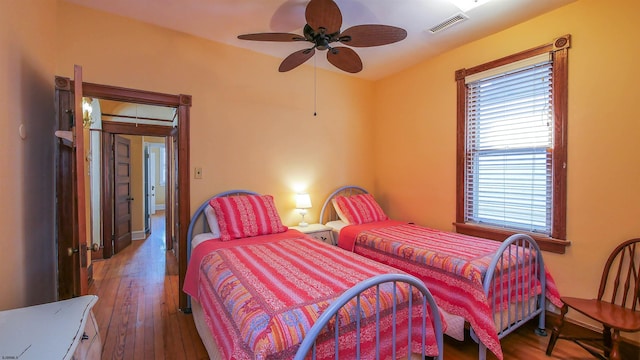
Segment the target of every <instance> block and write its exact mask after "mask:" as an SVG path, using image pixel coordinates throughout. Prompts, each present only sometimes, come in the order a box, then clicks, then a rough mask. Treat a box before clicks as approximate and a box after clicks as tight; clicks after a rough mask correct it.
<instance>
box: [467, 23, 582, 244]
mask: <svg viewBox="0 0 640 360" xmlns="http://www.w3.org/2000/svg"><path fill="white" fill-rule="evenodd" d="M569 40H570V36H569V35H566V36H564V37H561V38H559V39H557V40H556V41H554V42H553V43H552V44H548V45H543V46H541V47H538V48H535V49H531V50H527V51H524V52H522V53H518V54H515V55H512V56H509V57H506V58H502V59H499V60H496V61H493V62H490V63H487V64H483V65H479V66H476V67H474V68H471V69H462V70H458V71H457V72H456V81H457V83H458V155H457V157H458V160H457V161H458V162H457V163H458V166H457V209H456V229H457V231H458V232H461V233H465V234H470V235H475V236H482V237H488V238H492V239H496V240H502V239H505V238H506V237H507V236H508V235H511V234H513V233H518V232H523V233H528V234H529V235H531V236H533V237H534V238H535V239H536V240H538V244H539V245H540V247H541V248H543V249H544V250H549V251H554V252H559V253H563V252H564V248H565V246H567V245H568V244H569V242H568V241H565V239H566V154H567V148H566V136H565V135H566V121H567V116H566V113H567V109H566V108H567V106H566V104H567V101H566V97H567V51H568V48H569V45H570V43H569Z"/></svg>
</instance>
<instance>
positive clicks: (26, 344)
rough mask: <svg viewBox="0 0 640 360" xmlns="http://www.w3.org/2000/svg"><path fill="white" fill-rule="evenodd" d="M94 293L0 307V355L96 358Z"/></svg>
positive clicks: (67, 359) (98, 347) (68, 359)
mask: <svg viewBox="0 0 640 360" xmlns="http://www.w3.org/2000/svg"><path fill="white" fill-rule="evenodd" d="M96 301H98V297H97V296H95V295H86V296H81V297H76V298H73V299H69V300H63V301H56V302H52V303H48V304H42V305H36V306H29V307H24V308H19V309H13V310H5V311H0V358H1V359H18V358H19V359H61V360H62V359H64V360H72V359H73V360H76V359H100V356H101V355H102V343H101V341H100V335H99V334H98V325H97V323H96V320H95V317H94V316H93V311H92V310H91V309H92V308H93V305H95V303H96Z"/></svg>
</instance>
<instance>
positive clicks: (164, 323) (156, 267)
mask: <svg viewBox="0 0 640 360" xmlns="http://www.w3.org/2000/svg"><path fill="white" fill-rule="evenodd" d="M151 226H152V231H151V235H150V236H148V237H147V238H146V239H145V240H134V241H133V243H132V244H131V246H129V247H127V248H126V249H124V250H123V251H121V252H120V253H118V254H116V255H115V256H113V257H112V258H110V259H106V260H98V261H95V262H94V263H93V278H94V280H93V283H92V284H91V286H90V288H89V293H90V294H95V295H98V297H99V300H98V303H97V304H96V305H95V307H94V313H95V316H96V321H97V322H98V328H99V331H100V337H101V338H102V343H103V352H102V358H103V359H207V358H208V357H207V354H206V351H205V349H204V346H203V345H202V342H201V341H200V338H199V337H198V335H197V333H196V329H195V326H194V324H193V317H192V315H187V314H183V313H181V312H180V311H178V295H177V294H178V291H179V289H178V268H177V263H176V259H175V257H174V255H173V252H167V251H166V246H165V230H164V227H165V219H164V212H158V213H157V214H156V215H153V216H152V221H151Z"/></svg>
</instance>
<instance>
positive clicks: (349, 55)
mask: <svg viewBox="0 0 640 360" xmlns="http://www.w3.org/2000/svg"><path fill="white" fill-rule="evenodd" d="M327 60H329V62H330V63H331V64H333V66H335V67H337V68H338V69H340V70H343V71H346V72H349V73H357V72H360V71H361V70H362V60H360V56H358V54H356V52H355V51H353V49H350V48H348V47H344V46H338V47H334V48H332V49H329V50H328V51H327Z"/></svg>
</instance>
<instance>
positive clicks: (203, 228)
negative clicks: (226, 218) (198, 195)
mask: <svg viewBox="0 0 640 360" xmlns="http://www.w3.org/2000/svg"><path fill="white" fill-rule="evenodd" d="M240 195H260V194H258V193H257V192H255V191H250V190H228V191H224V192H221V193H218V194H216V195H213V196H212V197H210V198H208V199H207V200H206V201H204V202H203V203H202V204H201V205H200V207H198V209H197V210H196V212H195V213H194V214H193V216H192V217H191V221H189V230H187V264H189V260H191V240H193V237H194V236H196V235H198V234H202V233H206V232H209V231H211V229H209V224H208V223H207V219H206V218H205V215H204V210H205V209H206V208H207V206H209V201H211V199H214V198H217V197H225V196H240ZM190 310H191V296H189V295H187V308H186V309H185V312H186V313H188V312H190Z"/></svg>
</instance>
